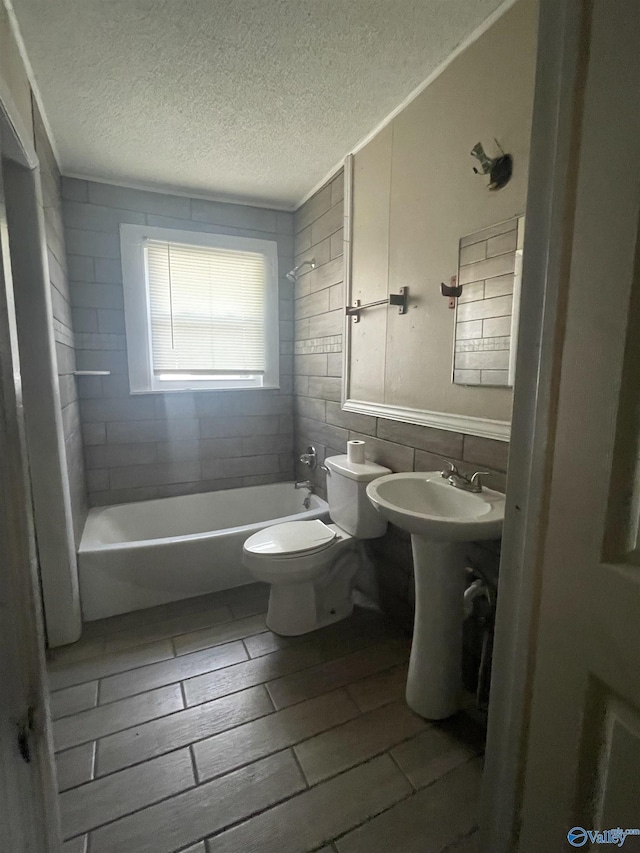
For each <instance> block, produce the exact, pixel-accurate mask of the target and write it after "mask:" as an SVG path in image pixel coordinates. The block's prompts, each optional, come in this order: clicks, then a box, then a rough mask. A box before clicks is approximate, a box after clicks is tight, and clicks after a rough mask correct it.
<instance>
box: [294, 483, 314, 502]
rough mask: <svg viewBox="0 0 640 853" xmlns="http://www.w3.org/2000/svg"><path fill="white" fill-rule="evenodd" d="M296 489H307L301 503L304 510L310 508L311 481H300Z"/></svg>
mask: <svg viewBox="0 0 640 853" xmlns="http://www.w3.org/2000/svg"><path fill="white" fill-rule="evenodd" d="M296 489H309V494H308V495H307V496H306V497H305V499H304V500H303V501H302V505H303V506H304V508H305V509H310V508H311V495H312V494H313V483H312V482H311V480H302V482H300V483H296Z"/></svg>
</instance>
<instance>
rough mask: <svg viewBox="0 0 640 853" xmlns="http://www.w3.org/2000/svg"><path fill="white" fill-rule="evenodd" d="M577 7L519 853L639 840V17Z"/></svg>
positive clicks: (603, 0) (638, 845)
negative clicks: (571, 169) (596, 835)
mask: <svg viewBox="0 0 640 853" xmlns="http://www.w3.org/2000/svg"><path fill="white" fill-rule="evenodd" d="M585 6H586V7H590V8H591V21H590V31H589V33H588V35H587V36H586V38H585V39H584V43H583V49H584V57H583V61H584V68H583V71H584V86H583V87H582V93H583V95H584V101H583V110H582V118H581V122H580V124H579V126H578V127H576V129H575V131H576V132H575V137H574V140H573V146H574V148H573V150H574V155H575V179H576V184H575V190H576V194H575V217H574V220H573V222H572V223H571V222H570V223H568V225H567V229H566V231H565V233H558V234H557V235H556V239H557V240H558V241H561V243H562V245H565V246H566V247H567V266H566V277H565V279H564V284H565V286H566V288H567V291H566V292H567V302H566V328H565V334H564V341H561V342H560V344H559V347H558V358H559V364H558V367H559V370H558V377H559V384H558V386H557V428H556V435H555V442H554V449H553V466H552V472H551V487H550V500H549V505H548V515H547V530H546V537H545V540H544V548H543V554H542V572H541V590H540V591H541V598H540V611H539V621H538V627H537V647H536V649H535V665H534V676H533V693H532V705H531V717H530V725H529V732H528V738H527V744H526V762H525V766H524V774H523V784H524V787H523V800H522V810H521V815H520V818H521V820H520V832H519V849H520V850H521V851H522V853H541V851H545V852H546V851H560V850H572V849H575V848H580V847H584V849H591V848H592V845H593V849H599V850H600V849H602V850H611V849H616V846H615V845H614V844H612V843H606V838H605V839H603V838H601V839H600V840H599V841H598V840H595V841H594V840H593V839H592V838H591V837H590V836H589V832H596V831H604V830H610V829H613V828H616V829H617V828H622V829H632V830H633V829H636V830H638V832H640V453H639V450H640V240H639V235H640V217H639V209H640V6H639V4H638V0H595V2H593V3H588V2H586V0H585ZM539 130H540V129H538V131H539ZM534 132H535V131H534ZM525 286H526V283H525ZM572 828H575V832H574V833H573V835H572V836H571V837H569V836H568V833H569V831H570V830H571V829H572ZM611 841H612V838H611V837H610V838H609V842H611ZM623 849H624V850H640V838H638V837H633V836H631V837H628V838H627V840H626V841H625V842H624V845H623Z"/></svg>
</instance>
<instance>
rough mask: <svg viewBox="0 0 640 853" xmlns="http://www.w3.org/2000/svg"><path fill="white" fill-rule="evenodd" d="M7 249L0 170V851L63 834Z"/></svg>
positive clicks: (40, 848)
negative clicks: (46, 684) (45, 682)
mask: <svg viewBox="0 0 640 853" xmlns="http://www.w3.org/2000/svg"><path fill="white" fill-rule="evenodd" d="M0 154H1V152H0ZM0 162H1V161H0ZM8 249H9V247H8V233H7V220H6V213H5V206H4V194H3V190H2V172H1V170H0V851H2V853H57V851H59V850H60V832H59V821H58V813H57V802H56V799H57V797H56V789H55V777H54V770H53V758H52V751H51V736H50V721H49V712H48V705H47V701H48V700H47V696H46V692H45V686H44V639H43V636H44V635H43V628H42V617H41V604H40V593H39V586H38V582H37V566H36V560H35V546H34V535H33V524H32V511H31V502H30V493H29V484H28V474H27V468H26V465H25V455H24V454H25V451H24V448H25V444H24V431H23V418H22V409H21V405H22V404H21V399H20V368H19V362H18V347H17V341H16V328H15V314H14V310H13V291H12V282H11V267H10V259H9V252H8Z"/></svg>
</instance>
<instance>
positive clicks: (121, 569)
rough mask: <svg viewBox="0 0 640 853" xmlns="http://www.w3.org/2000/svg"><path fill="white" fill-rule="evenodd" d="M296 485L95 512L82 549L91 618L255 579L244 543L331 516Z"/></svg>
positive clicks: (85, 611)
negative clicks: (275, 527) (290, 524)
mask: <svg viewBox="0 0 640 853" xmlns="http://www.w3.org/2000/svg"><path fill="white" fill-rule="evenodd" d="M307 495H308V492H307V491H306V489H304V490H296V489H295V488H294V484H293V483H276V484H274V485H269V486H250V487H247V488H242V489H228V490H226V491H219V492H206V493H204V494H200V495H184V496H182V497H173V498H160V499H158V500H151V501H140V502H138V503H130V504H121V505H118V506H107V507H96V508H94V509H91V510H89V515H88V518H87V522H86V524H85V528H84V532H83V534H82V539H81V542H80V548H79V551H78V573H79V580H80V596H81V599H82V615H83V619H84V620H85V621H90V620H92V619H102V618H103V617H105V616H113V615H115V614H117V613H127V612H129V611H131V610H141V609H143V608H145V607H155V606H156V605H158V604H166V603H168V602H170V601H178V600H180V599H182V598H191V597H192V596H196V595H203V594H205V593H208V592H216V591H218V590H222V589H229V588H231V587H237V586H242V585H243V584H247V583H252V582H253V578H252V577H251V575H250V574H249V572H248V571H247V569H245V568H244V566H243V565H242V546H243V544H244V542H245V540H246V539H247V538H248V537H249V536H251V534H253V533H255V532H256V531H258V530H261V529H262V528H264V527H268V526H269V525H271V524H274V523H276V522H284V521H296V520H299V519H310V518H321V519H323V520H325V521H327V520H328V519H329V513H328V509H329V508H328V506H327V504H326V502H325V501H323V500H322V499H321V498H319V497H318V496H317V495H311V505H310V507H309V509H305V508H304V505H303V501H304V499H305V497H306V496H307Z"/></svg>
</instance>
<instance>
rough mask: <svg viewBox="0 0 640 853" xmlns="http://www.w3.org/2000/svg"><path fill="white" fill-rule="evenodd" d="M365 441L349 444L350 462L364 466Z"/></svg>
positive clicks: (348, 456)
mask: <svg viewBox="0 0 640 853" xmlns="http://www.w3.org/2000/svg"><path fill="white" fill-rule="evenodd" d="M364 444H365V443H364V441H348V442H347V459H348V460H349V462H355V463H356V464H358V465H362V463H363V462H364Z"/></svg>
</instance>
